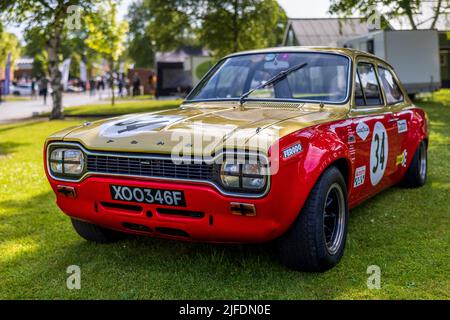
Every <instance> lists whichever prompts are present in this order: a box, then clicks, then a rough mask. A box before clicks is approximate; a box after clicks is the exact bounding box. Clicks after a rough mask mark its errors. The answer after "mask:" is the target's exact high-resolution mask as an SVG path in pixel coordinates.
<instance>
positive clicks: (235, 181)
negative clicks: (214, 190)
mask: <svg viewBox="0 0 450 320" xmlns="http://www.w3.org/2000/svg"><path fill="white" fill-rule="evenodd" d="M267 172H268V169H267V165H265V164H263V163H261V162H259V161H258V162H256V163H247V162H245V163H238V162H237V161H236V160H234V161H233V160H231V161H230V160H226V161H225V162H224V163H223V164H222V166H221V168H220V181H221V183H222V185H223V186H224V187H225V188H227V189H242V191H246V190H247V191H261V190H262V189H264V188H265V186H266V182H267Z"/></svg>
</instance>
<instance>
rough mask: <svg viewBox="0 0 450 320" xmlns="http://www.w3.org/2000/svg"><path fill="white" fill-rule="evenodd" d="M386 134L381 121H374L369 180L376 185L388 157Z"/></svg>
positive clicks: (384, 169) (381, 175) (384, 168)
mask: <svg viewBox="0 0 450 320" xmlns="http://www.w3.org/2000/svg"><path fill="white" fill-rule="evenodd" d="M388 145H389V143H388V136H387V133H386V129H385V128H384V126H383V124H382V123H381V122H377V123H375V126H374V128H373V135H372V144H371V146H370V169H369V170H370V182H371V183H372V185H374V186H375V185H377V184H378V183H379V182H380V181H381V179H382V178H383V175H384V171H386V165H387V159H388V150H389V148H388Z"/></svg>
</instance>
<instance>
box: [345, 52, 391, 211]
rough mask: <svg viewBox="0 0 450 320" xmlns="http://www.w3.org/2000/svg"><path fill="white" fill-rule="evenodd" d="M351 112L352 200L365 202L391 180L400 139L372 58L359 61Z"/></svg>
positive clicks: (355, 75)
mask: <svg viewBox="0 0 450 320" xmlns="http://www.w3.org/2000/svg"><path fill="white" fill-rule="evenodd" d="M353 83H354V97H353V102H352V106H351V111H350V115H351V117H352V130H353V132H354V137H355V139H354V146H353V147H351V146H349V147H350V149H354V150H353V152H354V159H353V161H354V168H355V171H354V172H353V181H352V192H351V195H350V201H351V202H353V203H356V202H360V201H363V200H365V199H367V198H369V197H370V196H372V195H374V194H375V193H377V192H379V191H380V190H382V189H383V188H385V187H387V186H388V185H390V184H391V183H392V178H391V175H392V174H393V173H394V169H395V152H393V150H396V145H397V140H396V132H395V131H394V129H396V127H394V124H393V122H392V112H391V110H390V109H389V107H388V106H387V105H386V104H385V101H384V94H383V91H382V89H381V85H380V80H379V77H378V73H377V64H376V61H374V60H373V59H370V58H367V57H363V58H359V59H358V60H357V64H356V68H355V72H354V82H353Z"/></svg>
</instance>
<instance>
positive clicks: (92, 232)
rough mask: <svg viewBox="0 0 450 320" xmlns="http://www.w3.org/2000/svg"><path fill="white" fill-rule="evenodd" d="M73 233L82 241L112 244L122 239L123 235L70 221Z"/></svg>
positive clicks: (92, 225)
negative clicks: (82, 239)
mask: <svg viewBox="0 0 450 320" xmlns="http://www.w3.org/2000/svg"><path fill="white" fill-rule="evenodd" d="M71 220H72V226H73V228H74V229H75V231H76V232H77V233H78V234H79V235H80V236H81V237H82V238H84V239H86V240H88V241H92V242H97V243H113V242H117V241H119V240H122V239H123V238H124V234H123V233H121V232H118V231H114V230H111V229H107V228H103V227H100V226H97V225H95V224H92V223H88V222H84V221H81V220H76V219H71Z"/></svg>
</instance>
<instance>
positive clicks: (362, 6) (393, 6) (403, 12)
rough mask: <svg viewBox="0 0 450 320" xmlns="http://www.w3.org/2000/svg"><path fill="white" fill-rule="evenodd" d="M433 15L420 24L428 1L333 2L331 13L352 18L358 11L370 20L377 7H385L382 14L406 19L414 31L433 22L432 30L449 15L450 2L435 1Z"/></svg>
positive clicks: (355, 0)
mask: <svg viewBox="0 0 450 320" xmlns="http://www.w3.org/2000/svg"><path fill="white" fill-rule="evenodd" d="M433 2H434V3H433V4H432V6H433V9H432V11H433V14H432V16H431V17H430V19H428V20H426V21H421V22H419V20H418V19H419V15H420V14H421V12H422V9H423V6H424V5H429V4H430V1H427V0H364V1H361V0H331V5H330V9H329V11H330V13H338V14H341V15H347V16H350V15H352V14H353V11H354V10H358V11H359V12H360V13H361V14H363V15H365V16H366V18H369V17H370V16H371V15H372V14H373V13H374V9H375V8H377V5H381V6H382V7H383V12H381V13H382V14H383V15H384V16H386V17H387V18H398V17H406V18H407V19H408V22H409V24H410V25H411V28H412V29H417V28H418V27H419V26H420V27H423V23H424V22H431V23H430V24H429V28H430V29H434V28H435V26H436V23H437V21H438V19H439V17H440V16H442V15H444V14H448V13H446V12H448V10H449V9H450V0H436V1H433Z"/></svg>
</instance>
